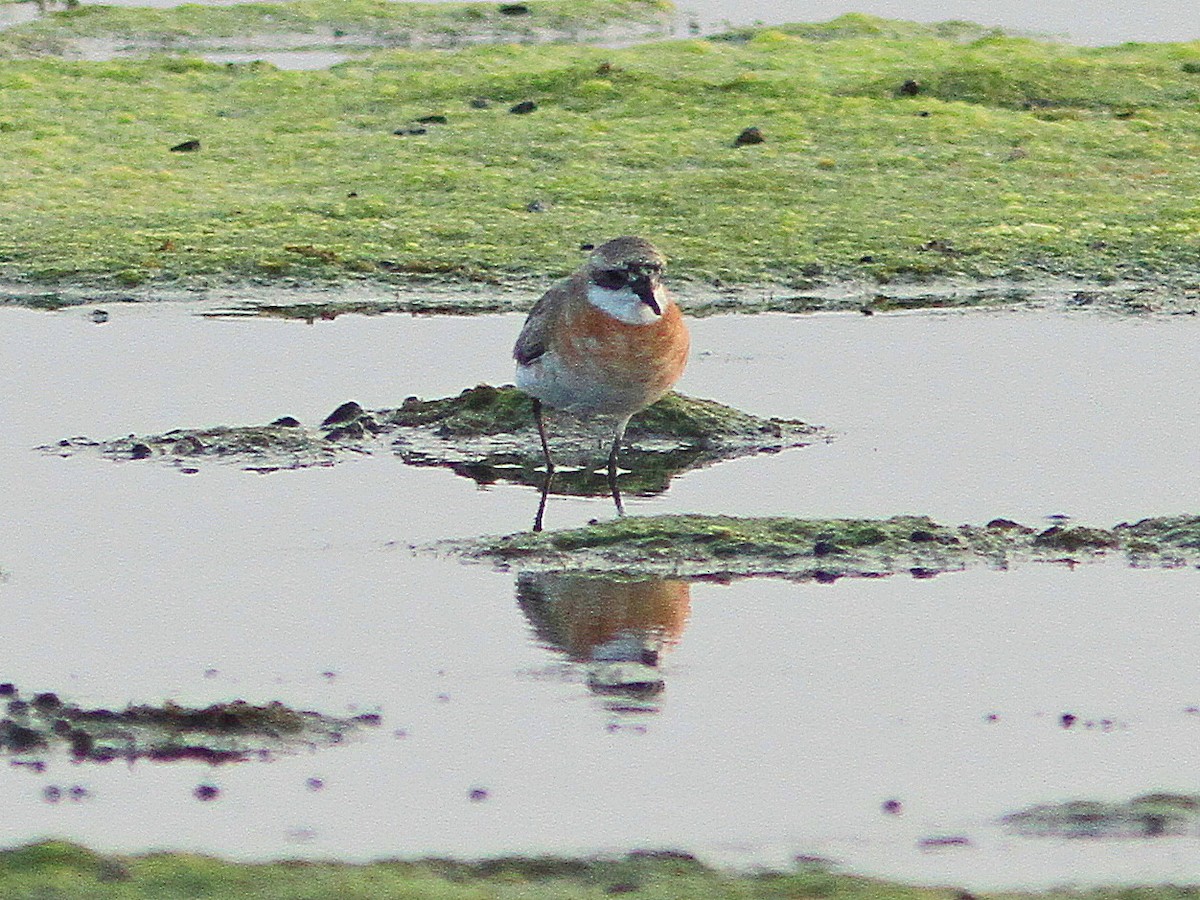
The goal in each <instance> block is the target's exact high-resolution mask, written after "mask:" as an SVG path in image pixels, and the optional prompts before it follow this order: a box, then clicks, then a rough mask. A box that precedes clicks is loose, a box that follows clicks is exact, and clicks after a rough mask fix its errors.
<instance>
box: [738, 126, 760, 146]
mask: <svg viewBox="0 0 1200 900" xmlns="http://www.w3.org/2000/svg"><path fill="white" fill-rule="evenodd" d="M766 140H767V139H766V137H765V136H764V135H763V133H762V129H761V128H758V127H757V126H754V125H751V126H750V127H749V128H745V129H743V130H742V133H741V134H739V135H738V136H737V138H736V139H735V140H734V142H733V145H734V146H735V147H745V146H747V145H748V144H762V143H765V142H766Z"/></svg>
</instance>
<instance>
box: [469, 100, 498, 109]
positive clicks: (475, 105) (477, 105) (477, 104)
mask: <svg viewBox="0 0 1200 900" xmlns="http://www.w3.org/2000/svg"><path fill="white" fill-rule="evenodd" d="M467 105H468V106H470V107H471V109H488V108H489V107H491V105H492V101H491V100H489V99H488V98H487V97H472V98H471V99H470V100H468V101H467Z"/></svg>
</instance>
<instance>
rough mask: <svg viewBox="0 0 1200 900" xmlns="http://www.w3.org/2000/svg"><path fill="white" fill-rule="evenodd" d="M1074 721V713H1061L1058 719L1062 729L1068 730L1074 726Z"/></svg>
mask: <svg viewBox="0 0 1200 900" xmlns="http://www.w3.org/2000/svg"><path fill="white" fill-rule="evenodd" d="M1075 719H1076V716H1075V714H1074V713H1063V714H1062V715H1061V716H1059V717H1058V721H1059V722H1060V723H1061V724H1062V727H1063V728H1070V727H1071V726H1072V725H1074V724H1075Z"/></svg>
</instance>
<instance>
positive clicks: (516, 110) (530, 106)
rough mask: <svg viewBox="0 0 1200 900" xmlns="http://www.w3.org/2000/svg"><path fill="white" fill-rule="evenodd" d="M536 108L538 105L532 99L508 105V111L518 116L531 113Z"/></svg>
mask: <svg viewBox="0 0 1200 900" xmlns="http://www.w3.org/2000/svg"><path fill="white" fill-rule="evenodd" d="M537 108H538V105H537V104H536V103H534V102H533V101H532V100H522V101H521V102H520V103H518V104H517V105H516V106H511V107H509V110H508V111H509V112H510V113H513V114H515V115H518V116H523V115H525V114H526V113H531V112H533V111H534V110H535V109H537Z"/></svg>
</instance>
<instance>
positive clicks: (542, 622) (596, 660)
mask: <svg viewBox="0 0 1200 900" xmlns="http://www.w3.org/2000/svg"><path fill="white" fill-rule="evenodd" d="M517 604H518V605H519V606H520V607H521V610H522V612H524V613H525V616H526V618H528V619H529V623H530V624H531V625H532V626H533V630H534V634H535V635H536V637H537V640H538V641H539V642H540V643H541V644H542V645H543V646H545V647H547V648H549V649H551V650H555V651H558V652H560V653H563V654H565V655H566V657H567V658H568V659H569V660H571V662H572V663H574V664H576V665H578V666H579V667H580V669H581V670H582V671H583V672H584V674H585V675H586V678H587V685H588V689H589V690H591V691H592V693H594V694H596V695H598V696H601V697H603V698H604V701H605V703H604V705H605V707H606V708H607V709H608V710H610V711H612V712H615V713H619V714H626V713H635V714H636V713H647V712H656V711H657V710H658V702H657V701H658V696H659V695H660V694H661V693H662V691H663V689H664V687H665V686H666V682H665V681H664V680H663V676H662V670H661V668H660V665H659V663H660V661H661V658H662V655H663V653H664V652H665V651H667V650H669V649H670V648H672V647H673V646H674V645H675V644H677V643H678V642H679V639H680V637H681V636H682V635H683V630H684V628H686V627H687V621H688V614H689V612H690V609H691V590H690V585H689V584H688V583H687V582H686V581H679V580H677V579H667V578H642V579H636V580H631V579H621V578H615V577H602V576H596V575H574V574H566V573H562V572H522V573H521V574H520V575H518V576H517Z"/></svg>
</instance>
